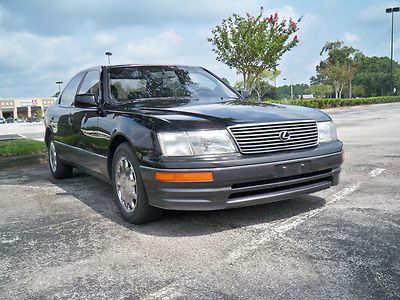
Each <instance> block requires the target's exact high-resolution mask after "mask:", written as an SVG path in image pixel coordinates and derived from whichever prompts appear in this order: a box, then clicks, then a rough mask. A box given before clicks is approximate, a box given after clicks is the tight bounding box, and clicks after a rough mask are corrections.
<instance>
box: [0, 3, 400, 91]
mask: <svg viewBox="0 0 400 300" xmlns="http://www.w3.org/2000/svg"><path fill="white" fill-rule="evenodd" d="M261 6H263V7H264V14H265V15H268V14H270V13H275V12H278V14H279V15H280V16H281V17H286V18H287V19H288V18H290V17H292V18H298V17H300V16H303V19H302V21H301V23H300V24H299V28H300V30H299V32H298V33H297V34H298V36H299V40H300V43H299V44H298V46H297V47H295V48H293V49H292V51H290V52H287V53H285V54H284V56H283V57H282V59H281V60H280V61H279V66H278V69H279V70H281V75H280V76H279V77H278V79H277V84H278V85H282V84H284V83H285V82H286V83H290V82H291V83H293V84H295V83H309V79H310V77H311V76H312V75H314V74H315V66H316V65H317V64H318V63H319V61H320V60H321V56H320V51H321V48H322V46H323V45H324V43H325V42H327V41H335V40H342V41H344V42H345V43H346V44H348V45H351V46H353V47H355V48H357V49H360V50H361V51H363V52H364V53H365V54H366V55H369V56H390V30H391V27H390V26H391V25H390V24H391V19H390V15H389V14H386V13H385V8H386V7H392V6H400V0H397V1H385V0H351V1H350V0H307V1H305V0H304V1H299V0H298V1H294V0H293V1H290V0H287V1H285V0H266V1H259V0H201V1H200V0H180V1H179V0H168V1H167V0H146V1H134V0H113V1H109V0H107V1H103V0H85V1H83V0H68V1H67V0H64V1H55V0H35V1H30V0H25V1H23V0H0V98H8V97H16V98H18V97H46V96H51V95H53V94H55V93H56V92H57V91H58V86H57V85H56V81H63V82H64V85H65V84H66V83H67V82H68V81H69V79H70V78H71V77H72V76H73V75H74V74H76V73H77V72H79V71H81V70H82V69H84V68H87V67H91V66H95V65H104V64H107V57H106V56H105V55H104V53H105V52H106V51H111V52H112V57H111V63H112V64H124V63H139V64H140V63H144V64H185V65H200V66H203V67H205V68H207V69H209V70H210V71H212V72H214V73H216V74H217V75H219V76H221V77H226V78H227V79H228V80H229V82H230V83H231V84H232V85H233V84H234V83H235V81H237V80H239V79H240V77H239V75H237V74H236V71H235V70H234V69H230V68H229V67H227V66H226V65H224V64H223V63H220V62H218V61H216V59H215V58H216V56H215V54H214V53H213V52H212V45H211V44H210V43H209V42H208V41H207V38H208V37H210V36H211V30H212V28H213V27H214V26H216V25H218V24H220V23H221V21H222V20H223V19H224V18H227V17H229V16H230V15H232V14H233V13H237V14H240V15H243V16H245V15H246V13H247V12H249V13H250V14H258V13H259V11H260V7H261ZM394 32H395V50H394V59H395V60H397V61H399V60H400V13H397V14H396V15H395V31H394ZM283 78H287V80H286V81H283Z"/></svg>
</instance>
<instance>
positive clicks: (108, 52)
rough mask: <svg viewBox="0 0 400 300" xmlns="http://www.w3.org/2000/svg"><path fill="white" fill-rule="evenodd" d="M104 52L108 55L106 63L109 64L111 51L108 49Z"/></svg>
mask: <svg viewBox="0 0 400 300" xmlns="http://www.w3.org/2000/svg"><path fill="white" fill-rule="evenodd" d="M105 54H106V55H107V57H108V64H110V56H111V55H112V53H111V52H110V51H107V52H106V53H105Z"/></svg>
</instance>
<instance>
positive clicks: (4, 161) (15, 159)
mask: <svg viewBox="0 0 400 300" xmlns="http://www.w3.org/2000/svg"><path fill="white" fill-rule="evenodd" d="M44 163H47V153H40V154H30V155H20V156H10V157H2V158H0V169H7V168H15V167H21V166H28V165H36V164H44Z"/></svg>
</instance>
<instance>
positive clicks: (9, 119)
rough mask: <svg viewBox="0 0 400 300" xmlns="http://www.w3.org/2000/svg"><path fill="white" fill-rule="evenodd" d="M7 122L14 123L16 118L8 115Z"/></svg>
mask: <svg viewBox="0 0 400 300" xmlns="http://www.w3.org/2000/svg"><path fill="white" fill-rule="evenodd" d="M6 122H7V123H14V118H12V117H8V118H7V119H6Z"/></svg>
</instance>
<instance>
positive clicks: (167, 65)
mask: <svg viewBox="0 0 400 300" xmlns="http://www.w3.org/2000/svg"><path fill="white" fill-rule="evenodd" d="M110 67H111V68H122V67H192V68H193V67H194V68H202V67H201V66H193V65H181V64H117V65H98V66H93V67H90V68H87V69H85V70H84V71H88V70H94V69H95V70H97V69H99V68H110Z"/></svg>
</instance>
